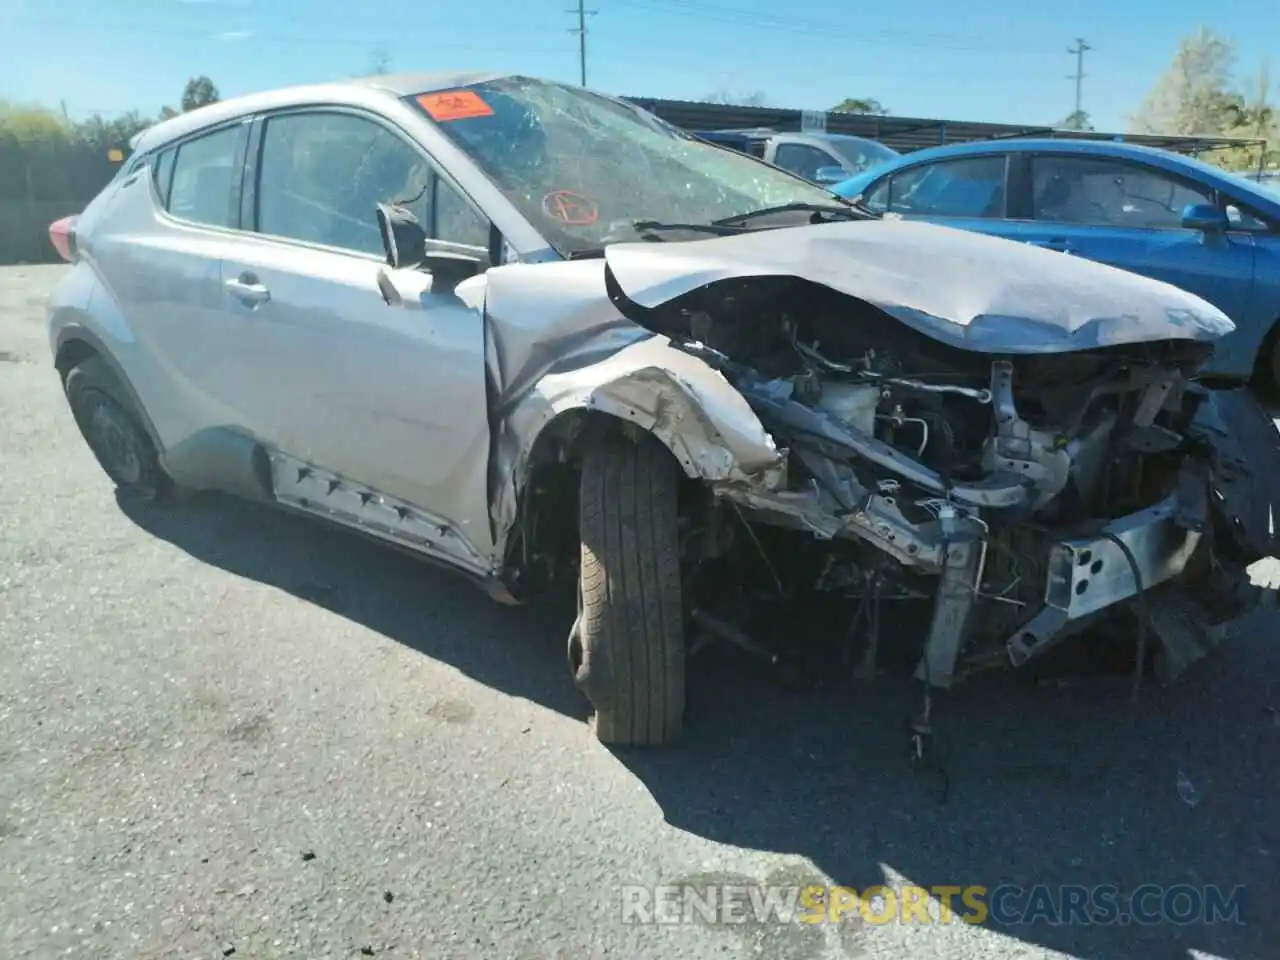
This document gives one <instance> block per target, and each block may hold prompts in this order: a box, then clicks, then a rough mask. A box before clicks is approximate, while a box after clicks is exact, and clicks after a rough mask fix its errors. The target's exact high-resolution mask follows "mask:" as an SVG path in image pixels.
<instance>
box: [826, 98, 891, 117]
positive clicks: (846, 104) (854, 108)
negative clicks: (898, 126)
mask: <svg viewBox="0 0 1280 960" xmlns="http://www.w3.org/2000/svg"><path fill="white" fill-rule="evenodd" d="M831 109H832V111H833V112H835V113H871V114H875V115H876V116H878V117H883V116H885V115H887V114H888V113H889V108H888V107H886V106H885V105H884V104H883V103H881V102H880V101H879V100H877V99H875V97H846V98H845V99H844V100H841V101H840V102H839V103H837V104H836V105H835V106H834V107H832V108H831Z"/></svg>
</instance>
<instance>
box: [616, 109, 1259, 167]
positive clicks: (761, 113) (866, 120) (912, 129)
mask: <svg viewBox="0 0 1280 960" xmlns="http://www.w3.org/2000/svg"><path fill="white" fill-rule="evenodd" d="M623 99H624V100H628V101H630V102H631V103H634V104H636V105H637V106H640V107H643V108H644V109H646V110H648V111H650V112H651V113H655V114H657V115H658V116H659V117H661V118H662V119H663V120H666V121H667V122H668V123H671V124H674V125H676V126H677V127H684V128H685V129H688V130H729V129H751V128H755V127H768V128H770V129H773V130H777V131H779V132H794V131H797V130H800V129H801V125H802V119H803V116H804V114H805V111H802V110H787V109H783V108H780V107H749V106H736V105H733V104H722V103H699V102H697V101H692V100H660V99H655V98H653V97H624V98H623ZM817 112H819V113H821V112H822V111H817ZM826 127H827V132H828V133H847V134H852V135H853V136H857V137H867V138H869V139H872V140H879V141H880V142H881V143H883V144H885V145H886V146H889V147H892V148H893V149H895V150H897V151H899V152H900V153H909V152H910V151H912V150H920V149H923V148H925V147H936V146H938V145H940V144H946V143H966V142H968V141H971V140H1000V139H1005V138H1009V137H1060V138H1064V139H1072V140H1123V141H1124V142H1126V143H1137V144H1141V145H1143V146H1147V147H1159V148H1160V149H1163V150H1172V151H1174V152H1177V153H1189V154H1193V155H1194V154H1198V153H1206V152H1208V151H1211V150H1221V149H1225V148H1228V147H1257V146H1260V145H1263V144H1265V143H1266V141H1265V140H1262V139H1253V138H1250V139H1241V138H1236V137H1175V136H1160V135H1155V134H1138V133H1102V132H1094V131H1079V130H1057V129H1055V128H1053V127H1045V126H1028V125H1022V124H1013V123H982V122H973V121H967V120H939V119H928V118H924V117H892V116H883V117H882V116H876V115H873V114H863V113H837V112H835V111H826Z"/></svg>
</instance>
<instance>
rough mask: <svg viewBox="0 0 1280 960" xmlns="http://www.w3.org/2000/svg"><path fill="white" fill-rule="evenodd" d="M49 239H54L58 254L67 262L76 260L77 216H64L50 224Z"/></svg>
mask: <svg viewBox="0 0 1280 960" xmlns="http://www.w3.org/2000/svg"><path fill="white" fill-rule="evenodd" d="M49 239H50V240H52V241H53V246H54V249H55V250H57V251H58V256H60V257H62V259H63V260H65V261H67V263H75V260H76V217H74V216H70V217H63V218H62V219H61V220H55V221H54V222H53V223H51V224H49Z"/></svg>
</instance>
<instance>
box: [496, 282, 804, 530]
mask: <svg viewBox="0 0 1280 960" xmlns="http://www.w3.org/2000/svg"><path fill="white" fill-rule="evenodd" d="M487 276H488V292H487V296H486V303H485V314H486V323H487V340H488V342H487V348H486V353H487V356H486V365H487V369H488V375H489V379H490V393H491V398H490V407H491V410H492V411H493V412H492V418H491V419H492V423H491V429H492V434H493V436H492V440H493V443H492V448H491V451H490V494H491V496H490V503H491V508H490V512H491V519H492V522H493V526H494V531H495V542H497V543H498V544H499V545H501V544H502V543H503V542H505V539H506V536H507V533H508V532H509V530H510V529H511V526H512V525H513V524H514V522H515V520H516V512H517V506H518V498H519V492H520V489H521V487H522V485H523V483H524V479H525V478H524V474H525V471H526V469H527V466H528V459H529V456H530V454H531V452H532V450H533V447H534V443H535V442H536V439H537V437H538V435H539V434H540V433H541V432H542V430H543V429H544V428H545V427H546V426H547V425H548V424H549V423H550V422H551V421H553V420H554V419H555V418H556V417H557V416H559V415H560V414H562V413H565V412H566V411H569V410H573V409H583V410H595V411H599V412H602V413H607V414H610V415H612V416H616V417H618V418H620V419H622V420H625V421H629V422H631V423H634V424H636V426H637V427H639V428H641V429H644V430H648V431H649V432H651V433H653V434H654V436H656V437H657V438H658V439H659V440H661V441H662V442H663V443H665V444H666V445H667V446H668V447H669V448H670V449H671V451H672V452H673V453H674V454H675V456H676V458H677V459H678V460H679V461H680V463H681V465H682V466H683V467H684V470H685V472H686V473H688V474H689V475H690V476H693V477H701V478H704V479H706V480H710V481H716V482H738V483H751V484H754V485H758V486H760V487H761V488H772V487H775V486H777V485H778V484H779V483H781V481H782V478H783V454H782V453H781V452H780V451H779V450H778V448H777V446H776V445H775V444H774V441H773V438H772V437H771V436H770V435H769V433H768V432H767V431H766V430H765V429H764V427H763V426H762V425H761V423H760V420H759V419H758V418H757V417H756V415H755V413H754V412H753V411H752V410H751V407H750V406H749V405H748V404H747V402H746V400H745V399H744V398H743V397H742V395H741V394H740V393H738V391H737V390H735V389H734V388H733V387H732V386H731V385H730V384H729V382H728V381H727V380H726V379H725V378H724V377H723V375H721V374H720V373H719V372H717V371H715V370H713V369H712V368H711V367H709V366H708V365H707V364H706V363H704V362H703V361H702V360H700V359H698V358H697V357H694V356H691V355H690V354H688V353H686V352H684V351H682V350H678V349H676V348H674V347H672V346H671V343H670V341H669V340H668V339H667V338H666V337H663V336H660V335H657V334H654V333H651V332H650V331H648V330H645V329H644V328H642V327H640V326H637V325H636V324H635V323H633V322H632V321H630V320H628V319H626V318H625V317H622V316H620V315H619V313H618V310H617V308H616V307H615V306H614V305H613V304H612V303H610V302H609V299H608V297H607V296H606V293H605V283H604V263H603V261H601V260H582V261H567V262H561V263H546V264H537V265H523V264H513V265H510V266H505V267H502V268H498V269H494V270H491V271H489V272H488V275H487ZM549 291H554V294H555V295H554V296H549V295H548V292H549Z"/></svg>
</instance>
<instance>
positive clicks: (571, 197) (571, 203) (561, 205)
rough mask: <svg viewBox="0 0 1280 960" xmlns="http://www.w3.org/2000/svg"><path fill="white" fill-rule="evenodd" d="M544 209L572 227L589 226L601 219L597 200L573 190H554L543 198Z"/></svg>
mask: <svg viewBox="0 0 1280 960" xmlns="http://www.w3.org/2000/svg"><path fill="white" fill-rule="evenodd" d="M542 210H543V212H544V213H545V214H546V215H547V216H548V217H550V218H551V219H552V220H559V221H560V222H561V223H567V224H568V225H569V226H571V227H587V226H590V225H591V224H593V223H595V222H596V221H597V220H599V219H600V211H599V209H598V208H597V207H596V202H595V201H594V200H591V199H588V198H587V197H584V196H582V195H581V194H577V193H574V192H573V191H572V190H552V191H551V192H550V193H548V194H547V195H546V196H545V197H543V198H542Z"/></svg>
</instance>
